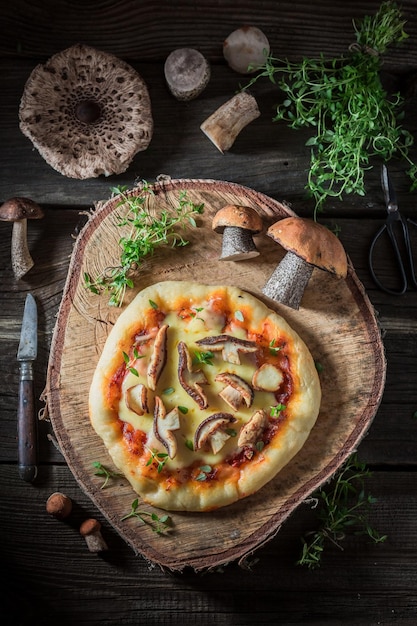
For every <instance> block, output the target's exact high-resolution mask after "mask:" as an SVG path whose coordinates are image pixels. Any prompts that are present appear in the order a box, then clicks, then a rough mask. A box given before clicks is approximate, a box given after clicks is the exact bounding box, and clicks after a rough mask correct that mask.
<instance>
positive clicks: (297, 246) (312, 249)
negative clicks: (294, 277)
mask: <svg viewBox="0 0 417 626" xmlns="http://www.w3.org/2000/svg"><path fill="white" fill-rule="evenodd" d="M267 235H269V237H271V238H272V239H274V241H276V242H277V243H279V244H280V245H281V246H282V247H283V248H285V250H288V251H290V252H293V253H294V254H296V255H297V256H299V257H301V258H302V259H304V261H306V262H307V263H310V264H311V265H314V266H315V267H318V268H320V269H322V270H326V271H328V272H330V273H332V274H335V275H336V276H338V277H339V278H346V274H347V258H346V252H345V249H344V247H343V245H342V244H341V242H340V240H339V239H338V238H337V237H336V235H334V234H333V233H332V232H331V231H330V230H329V229H328V228H326V227H325V226H322V225H321V224H318V223H317V222H314V221H313V220H310V219H305V218H301V217H287V218H284V219H282V220H279V221H278V222H275V224H273V225H272V226H270V227H269V228H268V231H267Z"/></svg>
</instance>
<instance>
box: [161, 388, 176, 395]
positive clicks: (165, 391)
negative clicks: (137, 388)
mask: <svg viewBox="0 0 417 626" xmlns="http://www.w3.org/2000/svg"><path fill="white" fill-rule="evenodd" d="M174 391H175V389H174V387H166V388H165V389H163V390H162V394H163V395H164V396H170V395H172V394H173V393H174Z"/></svg>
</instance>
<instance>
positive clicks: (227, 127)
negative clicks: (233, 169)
mask: <svg viewBox="0 0 417 626" xmlns="http://www.w3.org/2000/svg"><path fill="white" fill-rule="evenodd" d="M260 114H261V113H260V111H259V108H258V103H257V102H256V100H255V98H254V97H253V96H252V95H251V94H249V93H248V92H247V91H242V92H240V93H238V94H236V95H235V96H233V98H231V99H230V100H228V101H227V102H225V103H224V104H222V105H221V106H220V107H219V108H218V109H217V110H216V111H214V113H212V114H211V115H210V117H208V118H207V119H206V120H205V121H204V122H203V123H202V124H201V126H200V130H202V131H203V133H204V134H205V135H206V136H207V137H208V138H209V139H210V141H211V142H213V143H214V145H215V146H216V148H217V149H218V150H220V152H222V153H224V152H227V150H230V148H231V147H232V146H233V144H234V142H235V140H236V138H237V136H238V135H239V133H240V132H241V131H242V130H243V129H244V128H245V126H247V125H248V124H250V122H253V120H256V118H257V117H259V116H260Z"/></svg>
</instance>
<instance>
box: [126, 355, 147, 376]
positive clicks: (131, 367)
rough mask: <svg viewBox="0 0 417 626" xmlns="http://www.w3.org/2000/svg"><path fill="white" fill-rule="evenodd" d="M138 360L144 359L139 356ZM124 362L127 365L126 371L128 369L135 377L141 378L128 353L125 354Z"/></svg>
mask: <svg viewBox="0 0 417 626" xmlns="http://www.w3.org/2000/svg"><path fill="white" fill-rule="evenodd" d="M138 358H143V357H139V356H137V357H135V359H138ZM123 360H124V362H125V363H126V369H128V370H129V372H131V373H132V374H134V375H135V376H138V377H139V372H138V370H137V369H136V368H135V367H133V366H132V365H131V360H130V357H129V355H128V354H127V352H123Z"/></svg>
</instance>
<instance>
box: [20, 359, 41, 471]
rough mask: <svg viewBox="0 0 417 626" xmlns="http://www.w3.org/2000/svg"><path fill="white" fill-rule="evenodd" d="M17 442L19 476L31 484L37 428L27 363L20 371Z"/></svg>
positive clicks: (32, 388)
mask: <svg viewBox="0 0 417 626" xmlns="http://www.w3.org/2000/svg"><path fill="white" fill-rule="evenodd" d="M17 440H18V460H19V475H20V478H22V479H23V480H25V481H26V482H30V483H31V482H32V481H34V480H35V478H36V475H37V473H38V467H37V457H38V449H37V448H38V427H37V417H36V411H35V394H34V385H33V375H32V367H31V364H28V363H22V364H21V369H20V381H19V400H18V409H17Z"/></svg>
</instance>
